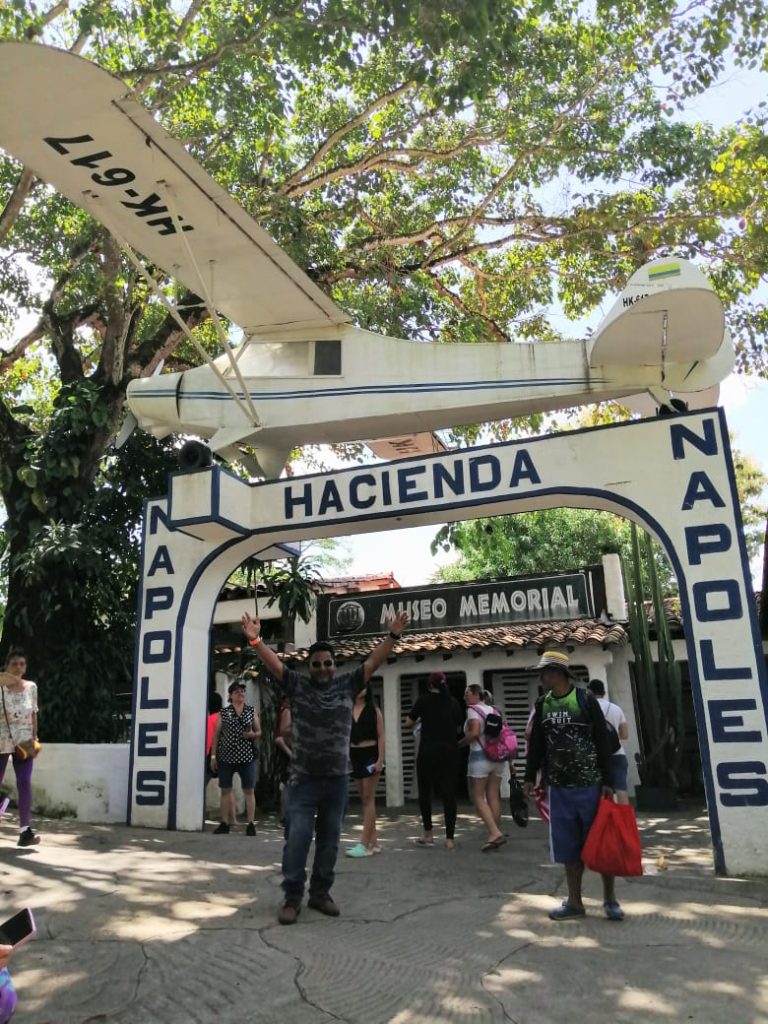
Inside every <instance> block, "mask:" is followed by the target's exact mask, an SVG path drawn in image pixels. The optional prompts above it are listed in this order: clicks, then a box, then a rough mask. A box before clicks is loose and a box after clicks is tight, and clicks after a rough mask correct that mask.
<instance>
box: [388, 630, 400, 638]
mask: <svg viewBox="0 0 768 1024" xmlns="http://www.w3.org/2000/svg"><path fill="white" fill-rule="evenodd" d="M389 635H390V636H391V637H392V639H393V640H399V639H400V634H399V633H393V632H392V630H391V629H390V631H389Z"/></svg>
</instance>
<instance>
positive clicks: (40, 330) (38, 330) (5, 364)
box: [0, 317, 47, 373]
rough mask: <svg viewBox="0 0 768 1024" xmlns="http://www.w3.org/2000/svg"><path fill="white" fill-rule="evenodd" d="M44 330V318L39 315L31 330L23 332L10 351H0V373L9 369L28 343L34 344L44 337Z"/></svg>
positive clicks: (24, 350) (27, 346) (25, 349)
mask: <svg viewBox="0 0 768 1024" xmlns="http://www.w3.org/2000/svg"><path fill="white" fill-rule="evenodd" d="M46 330H47V327H46V324H45V320H44V319H43V318H42V317H41V318H40V319H39V320H38V321H37V323H36V324H35V326H34V327H33V328H32V330H31V331H29V332H28V333H27V334H25V335H24V337H23V338H19V340H18V341H17V342H16V344H15V345H14V346H13V348H12V349H10V351H8V352H2V353H0V373H5V372H6V371H7V370H10V368H11V367H12V366H13V364H14V363H15V362H16V360H17V359H21V357H22V356H23V355H24V353H25V352H26V351H27V349H28V348H29V346H30V345H34V343H35V342H36V341H40V339H41V338H44V337H45V333H46Z"/></svg>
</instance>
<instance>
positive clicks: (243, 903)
mask: <svg viewBox="0 0 768 1024" xmlns="http://www.w3.org/2000/svg"><path fill="white" fill-rule="evenodd" d="M464 812H465V813H463V814H462V815H461V816H460V820H459V829H458V845H457V849H456V850H455V851H454V852H453V853H449V852H448V851H446V850H445V849H444V848H443V847H442V846H440V845H437V844H436V846H435V847H434V848H433V849H422V848H419V847H416V846H415V845H414V843H413V839H414V837H415V836H416V835H418V834H419V829H418V824H417V819H416V818H415V816H413V815H411V814H406V815H402V816H400V817H399V818H396V819H395V818H393V819H388V820H385V821H384V822H383V827H382V832H383V845H384V852H383V853H382V855H381V856H377V857H369V858H365V859H361V860H352V859H350V858H346V857H344V856H341V857H340V862H339V865H338V876H337V880H336V886H335V888H334V896H335V897H336V900H337V902H338V903H339V905H340V907H341V910H342V916H341V918H339V919H337V920H332V919H329V918H325V917H323V916H322V915H320V914H318V913H316V912H315V911H312V910H309V909H307V908H306V906H305V907H304V909H303V911H302V913H301V916H300V918H299V922H298V924H297V925H295V926H293V927H288V928H286V927H281V926H280V925H278V924H277V922H276V918H275V913H276V909H277V907H278V905H279V902H280V895H281V892H280V888H279V882H280V878H279V860H280V850H281V835H280V831H279V829H278V828H277V826H276V824H275V822H274V821H273V820H272V819H266V820H264V821H263V822H262V823H260V825H259V832H258V836H257V838H255V839H249V838H247V837H246V836H245V834H244V833H243V832H242V831H240V832H238V833H233V834H231V835H229V836H214V835H212V834H210V832H208V833H206V834H204V835H200V834H185V833H178V832H177V833H168V832H150V831H145V830H139V829H129V828H126V827H123V826H95V825H89V826H84V825H79V824H76V823H73V822H71V821H47V822H40V823H39V824H40V831H41V834H42V837H43V840H42V843H41V845H40V846H38V847H37V848H33V849H30V850H18V849H17V848H16V847H15V845H14V843H15V839H16V834H15V831H14V829H13V824H12V821H11V820H8V819H5V820H4V821H3V823H2V824H0V878H1V880H2V902H3V906H2V910H3V911H4V912H5V914H6V915H10V914H11V913H12V912H13V911H14V910H15V909H16V908H18V907H21V906H23V905H25V904H28V905H30V906H32V907H33V908H34V911H35V914H36V917H37V919H38V925H39V930H40V937H39V939H38V940H37V941H35V942H33V943H31V944H29V945H27V946H26V947H24V948H23V949H21V950H19V951H18V953H17V954H16V956H15V958H14V960H13V961H12V972H13V975H14V979H15V982H16V986H17V989H18V992H19V1011H18V1013H17V1016H16V1018H15V1022H14V1024H102V1022H104V1024H113V1022H114V1024H117V1022H120V1024H129V1022H130V1024H156V1022H157V1024H160V1022H161V1024H176V1022H179V1024H181V1022H184V1024H194V1022H198V1021H199V1022H204V1024H245V1022H248V1024H254V1022H269V1024H274V1022H279V1024H325V1022H330V1021H342V1022H346V1024H384V1022H388V1024H435V1022H451V1024H453V1022H455V1024H460V1022H461V1024H464V1022H467V1024H470V1022H471V1024H491V1022H494V1024H495V1022H504V1021H508V1022H516V1024H561V1022H562V1024H580V1022H582V1021H595V1022H606V1024H617V1022H629V1021H632V1022H635V1021H637V1022H649V1021H652V1022H657V1024H667V1022H672V1021H675V1022H677V1021H686V1022H690V1021H694V1022H707V1024H708V1022H721V1021H726V1022H727V1024H768V911H767V910H766V906H768V882H767V881H764V880H748V881H745V880H736V879H718V878H716V877H715V876H714V875H713V872H712V858H711V853H710V850H709V834H708V827H707V820H706V818H705V817H703V816H701V813H700V809H698V808H697V809H696V811H691V812H690V813H679V814H676V815H675V816H674V817H673V818H657V819H650V818H646V819H644V820H642V821H641V828H642V831H643V834H644V851H645V860H646V864H647V867H648V873H647V874H646V875H645V876H644V877H643V878H637V879H631V880H627V881H621V882H619V884H618V894H619V898H620V899H621V901H622V903H623V905H624V907H625V909H626V911H627V918H626V920H625V921H624V922H623V923H620V924H618V923H611V922H608V921H606V920H605V918H604V917H603V915H602V909H601V903H600V896H599V893H600V886H599V879H598V878H597V877H596V876H594V875H588V876H587V880H586V887H585V892H586V895H587V897H588V899H587V903H588V914H589V916H588V917H587V918H585V919H581V920H576V921H568V922H561V923H554V922H552V921H550V920H549V919H548V918H547V910H548V909H549V908H550V907H552V906H553V905H554V904H555V903H557V902H559V901H560V899H561V897H562V886H563V875H562V870H561V869H560V868H558V867H554V866H552V865H550V864H549V863H548V861H547V845H546V831H545V827H544V825H543V824H542V823H541V822H539V821H538V820H536V821H532V822H531V823H530V825H529V827H528V828H527V829H525V830H521V829H518V828H516V827H515V826H514V825H513V824H512V823H511V821H509V824H508V828H507V831H508V833H509V840H508V842H507V844H506V846H504V847H503V848H502V849H500V850H499V851H496V852H492V853H488V854H482V853H480V849H479V847H480V845H481V841H482V840H481V834H480V830H479V828H478V826H477V825H476V824H475V823H474V819H473V818H472V816H471V815H470V814H469V811H468V809H466V808H465V809H464ZM438 821H439V819H438ZM507 821H508V819H505V822H507ZM347 825H348V831H347V832H346V833H345V839H344V845H345V848H348V847H349V846H350V845H351V844H352V843H353V842H355V841H356V832H357V821H356V819H355V818H354V816H352V817H350V818H349V819H348V822H347ZM660 858H663V860H662V861H661V868H660V867H659V861H660Z"/></svg>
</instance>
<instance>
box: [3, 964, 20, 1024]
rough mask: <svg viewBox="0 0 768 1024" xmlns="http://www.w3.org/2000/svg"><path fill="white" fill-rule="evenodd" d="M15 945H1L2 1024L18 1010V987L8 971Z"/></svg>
mask: <svg viewBox="0 0 768 1024" xmlns="http://www.w3.org/2000/svg"><path fill="white" fill-rule="evenodd" d="M12 952H13V946H0V1024H8V1021H9V1020H10V1019H11V1017H12V1016H13V1015H14V1013H15V1012H16V989H15V988H14V987H13V980H12V978H11V975H10V973H9V972H8V961H9V960H10V957H11V953H12Z"/></svg>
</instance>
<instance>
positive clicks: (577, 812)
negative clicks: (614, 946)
mask: <svg viewBox="0 0 768 1024" xmlns="http://www.w3.org/2000/svg"><path fill="white" fill-rule="evenodd" d="M536 668H537V669H538V670H539V672H540V673H541V682H542V685H543V688H544V693H543V694H542V696H541V697H539V699H538V700H537V701H536V706H535V709H534V714H533V719H532V722H531V734H530V739H529V741H528V757H527V760H526V766H525V792H526V795H527V796H531V795H532V794H533V787H534V783H535V781H536V773H537V772H538V771H539V769H541V770H543V773H544V777H545V778H546V780H547V782H548V784H549V812H550V821H549V844H550V853H551V855H552V860H553V861H554V862H555V863H557V864H563V865H565V878H566V883H567V885H568V898H567V899H566V901H565V902H564V903H563V904H562V906H559V907H555V908H554V910H550V912H549V916H550V917H551V918H552V920H553V921H564V920H567V919H568V918H573V917H583V916H584V914H585V913H586V911H585V910H584V903H583V902H582V898H581V883H582V878H583V876H584V864H583V862H582V860H581V850H582V847H583V846H584V843H585V842H586V839H587V834H588V833H589V829H590V826H591V824H592V822H593V821H594V818H595V815H596V814H597V808H598V804H599V802H600V798H601V797H602V796H613V776H612V763H611V751H610V741H609V738H608V730H607V728H606V725H605V718H604V717H603V712H602V711H601V709H600V705H599V704H598V703H597V701H596V700H595V698H594V697H593V696H592V694H591V693H589V692H588V691H584V690H582V691H581V692H580V693H579V692H577V690H576V687H575V686H574V676H573V673H572V672H571V668H570V664H569V661H568V655H567V654H565V653H563V652H562V651H545V653H544V654H543V655H542V657H541V660H540V661H539V663H538V665H537V666H536ZM601 877H602V879H603V909H604V911H605V916H606V917H607V918H608V920H609V921H621V920H623V919H624V911H623V910H622V909H621V907H620V906H619V904H618V902H617V901H616V893H615V890H614V879H613V876H612V875H602V876H601Z"/></svg>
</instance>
